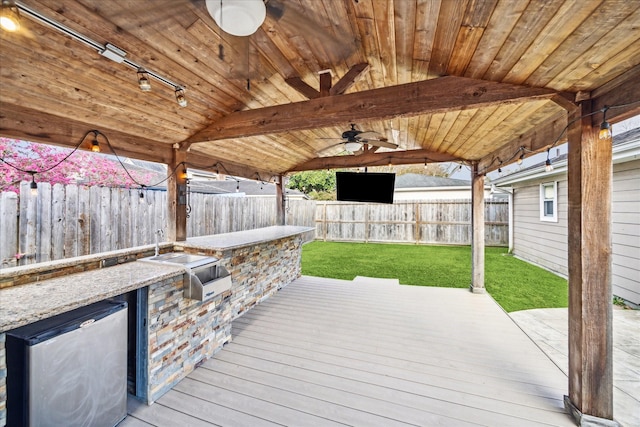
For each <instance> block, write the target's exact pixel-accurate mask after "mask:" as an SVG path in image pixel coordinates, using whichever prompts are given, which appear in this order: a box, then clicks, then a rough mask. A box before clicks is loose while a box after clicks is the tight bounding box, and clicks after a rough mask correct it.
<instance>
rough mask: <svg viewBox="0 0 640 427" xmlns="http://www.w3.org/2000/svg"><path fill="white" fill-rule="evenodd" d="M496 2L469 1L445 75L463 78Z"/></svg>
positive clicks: (489, 0) (486, 0) (493, 0)
mask: <svg viewBox="0 0 640 427" xmlns="http://www.w3.org/2000/svg"><path fill="white" fill-rule="evenodd" d="M497 1H498V0H471V1H470V2H469V4H468V5H467V10H466V12H465V15H464V17H463V19H462V25H461V26H460V30H459V32H458V36H457V38H456V42H455V45H454V47H453V53H452V54H451V58H450V59H449V65H448V67H447V73H448V74H450V75H454V76H463V75H464V73H465V71H466V69H467V67H468V66H469V63H470V62H471V58H473V55H474V54H475V52H476V49H477V47H478V44H479V43H480V40H481V39H482V35H483V34H484V30H485V28H486V27H487V24H488V23H489V18H490V17H491V14H492V13H493V10H494V8H495V7H496V3H497Z"/></svg>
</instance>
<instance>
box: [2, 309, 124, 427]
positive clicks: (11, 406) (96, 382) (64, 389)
mask: <svg viewBox="0 0 640 427" xmlns="http://www.w3.org/2000/svg"><path fill="white" fill-rule="evenodd" d="M6 349H7V368H8V370H7V422H8V426H68V427H72V426H74V427H75V426H91V427H102V426H104V427H113V426H115V425H116V424H118V423H119V422H120V421H121V420H122V419H124V417H125V416H126V414H127V304H126V303H125V302H115V301H101V302H98V303H95V304H92V305H89V306H86V307H82V308H79V309H77V310H73V311H70V312H67V313H63V314H61V315H58V316H55V317H52V318H49V319H46V320H41V321H39V322H36V323H32V324H30V325H27V326H23V327H21V328H17V329H14V330H12V331H8V332H7V341H6Z"/></svg>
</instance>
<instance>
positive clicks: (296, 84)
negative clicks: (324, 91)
mask: <svg viewBox="0 0 640 427" xmlns="http://www.w3.org/2000/svg"><path fill="white" fill-rule="evenodd" d="M285 83H287V84H288V85H289V86H291V87H292V88H294V89H295V90H297V91H298V92H300V93H301V94H302V95H303V96H304V97H305V98H307V99H315V98H320V92H319V91H318V90H317V89H314V88H312V87H311V86H309V85H308V84H307V83H306V82H305V81H304V80H302V78H300V77H298V76H294V77H289V78H287V79H285Z"/></svg>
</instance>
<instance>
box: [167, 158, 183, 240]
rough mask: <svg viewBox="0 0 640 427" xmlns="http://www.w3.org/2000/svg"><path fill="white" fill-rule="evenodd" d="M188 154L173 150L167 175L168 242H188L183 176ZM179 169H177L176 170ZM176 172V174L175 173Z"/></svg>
mask: <svg viewBox="0 0 640 427" xmlns="http://www.w3.org/2000/svg"><path fill="white" fill-rule="evenodd" d="M186 159H187V153H186V152H185V151H180V150H178V149H175V150H173V160H172V161H171V163H170V164H169V169H168V171H167V173H168V174H169V179H168V180H167V209H168V210H169V212H168V221H167V223H168V224H167V226H168V228H169V229H168V230H167V240H169V241H171V242H183V241H185V240H187V180H186V179H185V178H184V177H183V176H182V173H183V172H184V171H186V167H185V166H184V162H185V160H186ZM176 168H177V169H176ZM174 170H175V173H173V171H174Z"/></svg>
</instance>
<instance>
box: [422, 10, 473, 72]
mask: <svg viewBox="0 0 640 427" xmlns="http://www.w3.org/2000/svg"><path fill="white" fill-rule="evenodd" d="M467 4H468V0H458V1H446V0H445V1H442V2H441V5H440V14H439V16H438V26H437V27H436V33H435V37H434V41H433V50H432V52H431V60H430V61H429V74H430V75H435V76H442V75H444V74H445V73H446V72H447V66H448V65H449V59H450V58H451V55H452V53H453V48H454V46H455V43H456V38H457V37H458V33H459V32H460V24H461V23H462V19H463V18H464V12H465V10H466V9H467Z"/></svg>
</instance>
